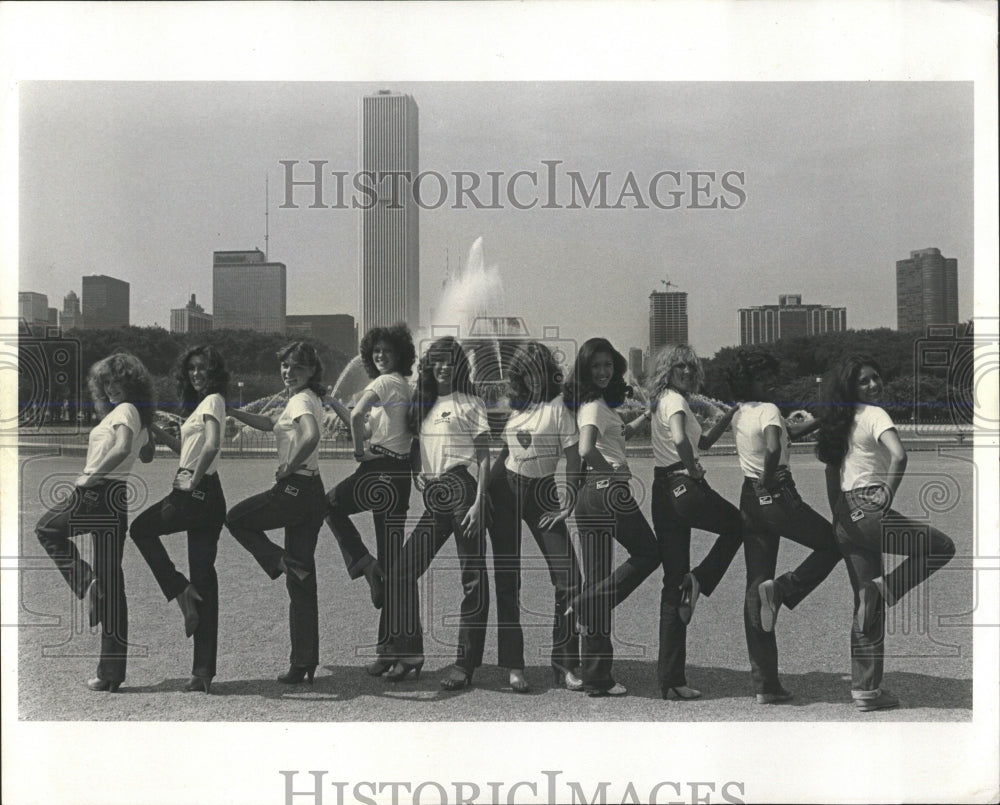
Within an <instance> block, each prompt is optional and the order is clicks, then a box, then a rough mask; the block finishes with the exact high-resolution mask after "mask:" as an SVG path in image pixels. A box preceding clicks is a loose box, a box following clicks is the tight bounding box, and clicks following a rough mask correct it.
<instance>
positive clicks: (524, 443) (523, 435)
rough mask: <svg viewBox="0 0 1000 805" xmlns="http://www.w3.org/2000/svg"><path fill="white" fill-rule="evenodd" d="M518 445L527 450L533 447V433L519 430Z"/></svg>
mask: <svg viewBox="0 0 1000 805" xmlns="http://www.w3.org/2000/svg"><path fill="white" fill-rule="evenodd" d="M517 443H518V444H519V445H521V447H523V448H524V449H525V450H527V449H528V448H529V447H531V431H527V430H519V431H518V432H517Z"/></svg>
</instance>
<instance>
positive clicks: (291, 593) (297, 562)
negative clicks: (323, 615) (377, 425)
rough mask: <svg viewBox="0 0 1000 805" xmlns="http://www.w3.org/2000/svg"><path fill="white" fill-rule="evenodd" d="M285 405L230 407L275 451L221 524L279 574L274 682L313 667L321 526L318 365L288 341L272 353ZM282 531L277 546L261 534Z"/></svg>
mask: <svg viewBox="0 0 1000 805" xmlns="http://www.w3.org/2000/svg"><path fill="white" fill-rule="evenodd" d="M278 360H279V361H281V379H282V381H283V382H284V384H285V389H286V392H287V394H288V402H287V403H286V404H285V409H284V411H282V412H281V416H279V417H278V420H277V421H276V422H275V421H274V420H272V419H271V418H270V417H267V416H263V415H261V414H251V413H248V412H247V411H242V410H239V409H237V408H230V409H229V413H230V415H231V416H233V417H235V418H236V419H238V420H239V421H240V422H243V423H244V424H247V425H249V426H250V427H252V428H257V429H258V430H265V431H273V432H274V437H275V442H276V443H277V448H278V469H277V470H276V471H275V473H274V480H275V484H274V486H273V487H272V488H271V489H269V490H268V491H267V492H262V493H260V494H259V495H254V496H253V497H250V498H247V499H246V500H244V501H243V502H241V503H237V504H236V505H235V506H234V507H233V508H232V509H230V511H229V514H228V515H226V526H227V527H228V528H229V530H230V532H232V535H233V536H234V537H236V539H237V540H238V541H239V543H240V544H241V545H242V546H243V547H244V548H246V549H247V550H248V551H250V553H251V554H253V557H254V559H256V560H257V564H259V565H260V566H261V567H262V568H263V569H264V572H265V573H267V575H268V576H270V577H271V578H272V579H276V578H278V577H279V576H280V575H281V574H282V573H284V574H285V586H286V587H287V589H288V601H289V604H288V621H289V631H290V638H291V644H292V649H291V657H290V665H289V668H288V670H287V671H286V672H285V673H283V674H281V675H280V676H279V677H278V681H279V682H283V683H285V684H296V683H299V682H303V681H305V680H308V682H309V684H312V681H313V674H314V673H315V672H316V666H317V665H318V664H319V605H318V602H317V594H316V561H315V554H316V539H317V537H318V536H319V530H320V528H321V527H322V526H323V515H324V513H325V511H326V495H325V494H324V491H323V479H322V478H320V475H319V439H320V428H321V427H322V424H323V403H322V402H321V400H320V398H321V395H322V394H323V393H324V392H325V390H326V389H325V388H324V387H323V384H322V379H323V364H322V363H321V362H320V359H319V356H318V355H317V354H316V348H315V347H314V346H312V345H311V344H308V343H306V342H304V341H294V342H292V343H291V344H289V345H288V346H287V347H285V348H284V349H283V350H281V351H280V352H279V353H278ZM275 528H284V529H285V547H284V549H282V548H281V547H280V546H279V545H276V544H274V543H273V542H271V540H269V539H268V538H267V534H266V533H265V532H266V531H270V530H271V529H275Z"/></svg>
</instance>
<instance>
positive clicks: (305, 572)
mask: <svg viewBox="0 0 1000 805" xmlns="http://www.w3.org/2000/svg"><path fill="white" fill-rule="evenodd" d="M278 569H279V570H281V572H282V573H284V574H285V575H288V574H289V573H291V574H292V575H293V576H295V578H297V579H298V580H299V581H305V580H306V579H308V578H309V577H310V576H311V575H312V571H311V570H309V568H307V567H306V566H305V565H304V564H303V563H302V562H300V561H299V560H298V559H292V557H290V556H289V555H288V554H287V553H284V554H282V555H281V558H280V559H278Z"/></svg>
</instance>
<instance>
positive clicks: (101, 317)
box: [82, 274, 129, 330]
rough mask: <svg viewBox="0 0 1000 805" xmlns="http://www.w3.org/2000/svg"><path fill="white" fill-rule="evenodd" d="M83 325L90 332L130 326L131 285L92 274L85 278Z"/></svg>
mask: <svg viewBox="0 0 1000 805" xmlns="http://www.w3.org/2000/svg"><path fill="white" fill-rule="evenodd" d="M82 308H83V325H84V327H86V328H87V329H88V330H101V329H106V328H109V327H128V325H129V284H128V283H127V282H125V281H124V280H120V279H115V278H114V277H106V276H104V275H103V274H90V275H88V276H85V277H84V278H83V299H82Z"/></svg>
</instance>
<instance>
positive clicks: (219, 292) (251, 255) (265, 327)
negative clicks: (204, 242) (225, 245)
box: [212, 249, 286, 333]
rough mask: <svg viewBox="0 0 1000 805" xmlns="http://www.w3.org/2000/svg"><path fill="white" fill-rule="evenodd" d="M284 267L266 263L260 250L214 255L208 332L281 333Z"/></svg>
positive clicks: (283, 303)
mask: <svg viewBox="0 0 1000 805" xmlns="http://www.w3.org/2000/svg"><path fill="white" fill-rule="evenodd" d="M285 275H286V272H285V264H284V263H269V262H268V261H267V258H266V257H265V256H264V252H262V251H261V250H260V249H254V250H253V251H248V252H214V253H213V259H212V328H213V329H215V330H256V331H258V332H262V333H284V332H285V288H286V276H285Z"/></svg>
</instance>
